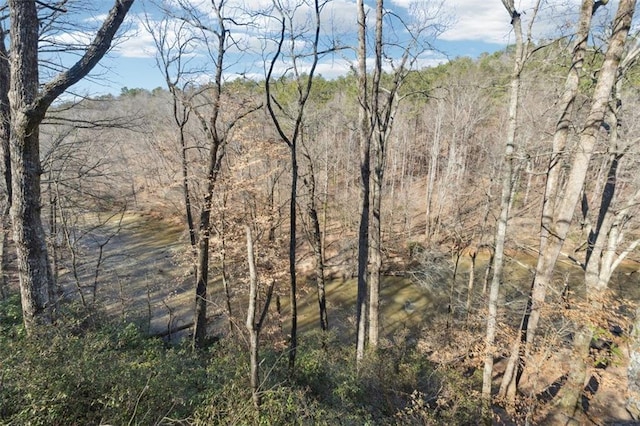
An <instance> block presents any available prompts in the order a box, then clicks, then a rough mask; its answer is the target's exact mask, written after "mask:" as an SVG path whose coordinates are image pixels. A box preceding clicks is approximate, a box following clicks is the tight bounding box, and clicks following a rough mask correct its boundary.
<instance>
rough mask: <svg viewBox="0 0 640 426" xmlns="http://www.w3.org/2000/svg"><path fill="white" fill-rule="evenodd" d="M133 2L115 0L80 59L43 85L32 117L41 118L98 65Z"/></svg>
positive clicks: (32, 109) (32, 110)
mask: <svg viewBox="0 0 640 426" xmlns="http://www.w3.org/2000/svg"><path fill="white" fill-rule="evenodd" d="M133 2H134V0H116V3H115V5H114V6H113V7H112V8H111V10H110V11H109V15H108V16H107V18H106V19H105V21H104V23H103V24H102V27H100V30H98V33H97V34H96V36H95V38H94V39H93V42H91V44H90V45H89V47H88V48H87V50H86V52H85V54H84V55H83V56H82V58H80V60H79V61H78V62H76V63H75V64H74V65H73V66H72V67H71V68H69V69H68V70H66V71H64V72H62V73H60V74H58V75H57V76H56V77H54V78H53V79H52V80H51V81H50V82H48V83H47V84H45V85H44V87H43V89H42V92H41V95H40V97H38V98H37V99H36V101H35V102H34V105H33V106H32V108H31V110H30V113H31V114H32V115H34V116H36V117H43V116H44V114H45V112H46V111H47V108H49V106H50V105H51V103H52V102H53V101H54V100H56V98H57V97H58V96H60V95H61V94H62V93H64V91H65V90H67V89H68V88H69V87H71V86H72V85H74V84H76V83H77V82H78V81H80V80H82V79H83V78H84V77H85V76H86V75H87V74H89V72H90V71H91V70H92V69H93V68H94V67H95V66H96V65H97V64H98V62H99V61H100V59H102V57H103V56H104V55H105V54H106V53H107V51H108V50H109V48H110V47H111V42H112V41H113V37H114V36H115V34H116V32H117V31H118V29H119V28H120V26H121V25H122V22H123V21H124V18H125V16H126V15H127V12H128V11H129V9H130V8H131V5H132V4H133Z"/></svg>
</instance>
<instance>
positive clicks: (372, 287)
mask: <svg viewBox="0 0 640 426" xmlns="http://www.w3.org/2000/svg"><path fill="white" fill-rule="evenodd" d="M383 13H384V1H383V0H377V1H376V27H375V69H374V71H373V79H372V82H371V86H372V87H371V111H370V113H369V122H370V123H371V124H372V125H373V127H374V128H375V132H374V138H373V140H374V147H373V157H374V159H375V163H374V169H373V185H372V190H371V222H370V226H371V229H370V231H369V238H370V243H369V271H368V275H369V336H368V337H369V347H371V348H372V349H376V348H377V347H378V340H379V333H380V271H381V269H382V217H381V212H382V182H383V179H384V162H385V144H386V139H387V134H388V133H387V129H386V128H385V127H386V124H387V123H384V122H382V121H381V119H380V114H381V113H383V111H382V110H381V108H382V106H381V102H380V98H381V96H382V93H381V92H380V79H381V77H382V17H383ZM389 102H393V99H389ZM385 107H386V108H391V107H392V105H391V104H389V105H385Z"/></svg>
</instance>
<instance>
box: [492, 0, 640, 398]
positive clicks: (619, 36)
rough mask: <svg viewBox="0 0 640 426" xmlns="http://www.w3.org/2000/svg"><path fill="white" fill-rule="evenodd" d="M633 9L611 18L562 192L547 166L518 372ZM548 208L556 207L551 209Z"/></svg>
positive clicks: (586, 22)
mask: <svg viewBox="0 0 640 426" xmlns="http://www.w3.org/2000/svg"><path fill="white" fill-rule="evenodd" d="M635 3H636V1H635V0H622V1H621V2H620V4H619V6H618V11H617V13H616V17H615V18H614V27H613V32H612V35H611V37H610V39H609V42H608V49H607V52H606V54H605V58H604V62H603V64H602V67H601V69H600V73H599V74H598V81H597V83H596V86H595V89H594V92H593V95H592V100H591V107H590V110H589V114H588V116H587V117H586V119H585V122H584V126H583V128H582V131H581V132H580V139H579V142H578V146H577V149H576V151H575V152H574V153H573V156H572V158H571V162H570V163H571V168H570V171H569V175H568V178H567V181H566V184H565V186H564V188H562V190H561V188H560V187H559V182H558V181H557V180H555V178H554V181H553V182H551V183H553V184H554V186H553V187H552V186H550V185H551V183H550V180H551V177H552V175H554V176H555V175H556V172H554V173H552V171H553V170H557V169H559V165H558V164H557V163H552V164H551V165H550V170H549V175H548V181H547V188H546V196H547V198H546V199H545V204H544V207H543V218H542V235H541V243H540V255H539V257H538V263H537V265H536V274H535V278H534V281H533V285H532V290H531V294H530V304H529V306H530V307H529V309H528V310H527V312H526V315H525V317H526V318H525V321H523V324H525V325H526V329H524V330H523V341H524V344H525V346H524V353H523V356H522V357H521V358H520V360H521V362H520V365H522V366H524V365H525V364H524V363H525V362H526V360H527V359H528V358H529V356H530V354H531V352H532V349H533V342H534V338H535V335H536V331H537V329H538V323H539V320H540V314H541V309H542V305H543V304H544V301H545V297H546V290H547V288H548V286H550V285H551V281H552V277H553V271H554V268H555V265H556V262H557V259H558V256H559V254H560V251H561V249H562V246H563V245H564V241H565V239H566V236H567V233H568V231H569V227H570V225H571V222H572V219H573V214H574V212H575V208H576V205H577V203H578V200H579V199H580V194H581V192H582V188H583V185H584V182H585V178H586V174H587V169H588V166H589V162H590V160H591V157H592V154H593V149H594V145H595V143H596V139H597V134H598V131H599V129H600V127H601V125H602V122H603V120H604V117H605V113H606V111H607V107H608V102H609V98H610V95H611V92H612V89H613V86H614V84H615V82H616V77H617V71H618V66H619V64H620V61H621V57H622V54H623V51H624V45H625V40H626V38H627V35H628V32H629V28H630V25H631V19H632V17H633V12H634V9H635ZM592 12H593V2H592V1H590V0H585V2H584V3H583V7H582V12H581V19H580V22H581V24H580V27H581V28H583V27H586V31H585V33H584V34H581V33H579V37H578V42H579V44H580V41H581V40H583V36H584V40H583V42H584V43H586V38H587V35H588V28H589V27H590V22H591V15H592ZM580 49H581V48H579V47H577V48H576V51H580ZM583 53H584V52H582V55H583ZM582 55H578V58H577V59H578V61H579V62H581V60H582ZM575 63H576V59H575V58H574V64H575ZM576 78H579V77H576ZM572 82H573V77H571V74H570V76H569V77H568V78H567V83H568V84H567V90H566V92H565V95H566V96H567V98H566V99H563V100H568V101H569V102H566V103H565V102H563V103H562V105H564V106H565V108H564V110H563V112H562V113H561V119H560V121H559V123H558V126H557V132H559V133H560V136H558V135H557V134H556V135H555V136H554V149H553V152H554V156H555V155H559V154H560V151H557V150H556V148H557V147H558V145H557V144H556V138H557V139H558V140H560V141H561V142H562V141H563V140H564V141H566V138H564V139H563V137H562V134H564V133H565V132H568V129H567V128H568V126H569V123H568V122H567V120H568V119H569V118H568V117H567V116H565V113H566V110H567V108H569V107H570V105H571V104H572V102H573V99H575V94H576V93H577V88H576V91H573V86H572V84H569V83H572ZM576 87H577V84H576ZM567 93H569V94H572V95H573V96H568V95H567ZM564 97H565V96H563V98H564ZM563 148H564V146H563ZM552 161H553V162H555V161H557V157H554V158H552ZM557 173H559V171H557ZM552 204H556V205H555V206H553V205H552ZM519 377H520V374H516V376H515V378H516V386H517V384H518V380H519V379H518V378H519ZM505 379H506V376H505Z"/></svg>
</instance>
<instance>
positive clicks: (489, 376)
mask: <svg viewBox="0 0 640 426" xmlns="http://www.w3.org/2000/svg"><path fill="white" fill-rule="evenodd" d="M503 3H504V5H505V8H506V9H507V12H509V15H510V17H511V25H512V26H513V32H514V34H515V37H516V49H515V52H514V62H513V71H512V73H511V85H510V91H509V110H508V116H509V125H508V130H507V137H506V144H505V149H504V157H503V160H502V179H501V180H502V192H501V197H500V216H499V217H498V223H497V226H496V236H495V243H494V252H493V257H492V259H493V266H492V269H493V277H492V279H491V286H490V288H489V301H488V307H489V313H488V316H487V333H486V336H485V358H484V370H483V375H482V399H483V400H484V404H485V408H488V406H489V405H490V403H491V384H492V380H493V358H494V357H495V338H496V324H497V318H498V296H499V294H500V283H501V281H502V270H503V266H504V248H505V242H506V239H507V225H508V220H509V210H510V207H511V198H512V195H513V186H514V185H513V183H514V169H515V167H514V162H515V159H514V153H515V149H516V137H517V128H518V112H519V106H520V88H521V75H522V70H523V68H524V61H525V56H526V54H527V52H526V51H525V46H524V40H523V36H522V20H521V18H520V13H519V12H518V11H517V10H516V9H515V6H514V2H513V0H506V1H503ZM538 4H539V3H538ZM536 10H537V5H536ZM534 19H535V12H534Z"/></svg>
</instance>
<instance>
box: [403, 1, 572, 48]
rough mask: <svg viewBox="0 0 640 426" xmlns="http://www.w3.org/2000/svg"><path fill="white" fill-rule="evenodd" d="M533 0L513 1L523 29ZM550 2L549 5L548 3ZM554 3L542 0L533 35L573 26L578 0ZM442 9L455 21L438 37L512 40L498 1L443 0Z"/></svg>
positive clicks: (509, 22) (546, 33)
mask: <svg viewBox="0 0 640 426" xmlns="http://www.w3.org/2000/svg"><path fill="white" fill-rule="evenodd" d="M412 3H414V0H392V4H394V5H395V6H397V7H402V8H404V9H405V10H406V9H408V8H409V7H410V5H411V4H412ZM535 3H536V0H519V1H518V0H516V10H518V11H519V12H520V13H521V16H522V19H523V30H525V31H526V27H527V25H528V23H529V21H528V20H529V19H530V18H531V16H532V12H533V7H534V4H535ZM550 3H551V4H550ZM553 3H554V2H546V1H542V2H541V7H540V10H539V12H538V17H537V19H536V25H535V26H534V37H540V38H544V37H548V36H550V34H551V33H554V32H557V31H558V29H559V28H562V27H566V26H572V22H573V20H575V15H576V14H575V12H576V7H577V4H578V1H577V0H569V1H568V2H566V3H565V4H564V5H561V6H559V5H558V4H557V2H556V4H553ZM443 4H444V6H445V7H444V10H445V11H448V12H449V13H451V14H452V15H453V17H454V22H453V23H452V24H451V25H450V27H449V29H448V30H447V31H445V32H444V33H443V34H442V35H441V36H440V37H439V38H440V39H441V40H447V41H482V42H486V43H496V44H508V43H512V42H513V34H512V27H511V18H510V16H509V14H508V12H507V11H506V9H505V7H504V6H503V4H502V2H501V1H499V0H444V3H443Z"/></svg>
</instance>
